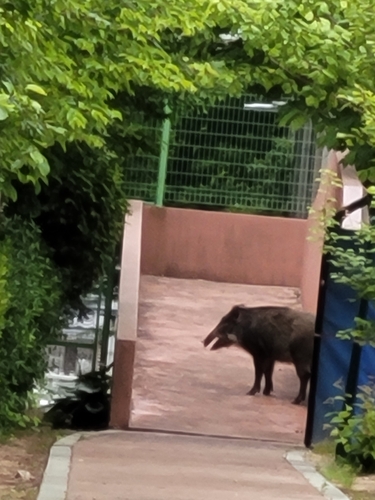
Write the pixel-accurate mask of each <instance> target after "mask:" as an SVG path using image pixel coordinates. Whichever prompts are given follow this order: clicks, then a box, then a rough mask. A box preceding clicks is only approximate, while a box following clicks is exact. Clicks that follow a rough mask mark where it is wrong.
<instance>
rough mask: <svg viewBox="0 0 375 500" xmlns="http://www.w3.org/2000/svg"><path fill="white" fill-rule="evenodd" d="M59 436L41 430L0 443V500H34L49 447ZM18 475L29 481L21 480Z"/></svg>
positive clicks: (19, 433)
mask: <svg viewBox="0 0 375 500" xmlns="http://www.w3.org/2000/svg"><path fill="white" fill-rule="evenodd" d="M61 434H62V433H58V432H57V431H53V430H51V429H50V428H49V427H45V426H42V427H40V428H39V429H37V430H29V431H18V432H16V433H15V436H14V437H12V438H8V439H5V438H4V439H3V440H2V441H1V442H0V500H13V499H14V500H15V499H20V498H22V499H24V500H35V499H36V497H37V494H38V489H39V485H40V483H41V480H42V477H43V472H44V468H45V466H46V463H47V460H48V455H49V450H50V447H51V446H52V444H53V443H54V442H55V441H56V439H57V438H58V437H60V435H61ZM18 471H26V472H28V473H29V474H30V475H31V477H30V478H27V479H23V478H22V477H20V476H19V475H18V474H17V472H18ZM51 500H52V499H51Z"/></svg>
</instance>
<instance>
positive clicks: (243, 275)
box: [141, 205, 307, 287]
mask: <svg viewBox="0 0 375 500" xmlns="http://www.w3.org/2000/svg"><path fill="white" fill-rule="evenodd" d="M306 228H307V221H306V220H301V219H286V218H279V217H263V216H256V215H247V214H234V213H224V212H208V211H201V210H189V209H179V208H169V207H162V208H159V207H155V206H151V205H145V206H144V210H143V228H142V259H141V271H142V274H148V275H153V276H168V277H172V278H188V279H205V280H210V281H219V282H227V283H245V284H252V285H280V286H292V287H299V286H300V283H301V273H302V266H303V252H304V241H305V238H306Z"/></svg>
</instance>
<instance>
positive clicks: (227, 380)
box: [131, 276, 306, 444]
mask: <svg viewBox="0 0 375 500" xmlns="http://www.w3.org/2000/svg"><path fill="white" fill-rule="evenodd" d="M241 303H243V304H246V305H252V306H256V305H266V304H268V305H288V306H292V307H296V308H300V305H299V301H298V293H297V290H296V289H291V288H284V287H260V286H247V285H234V284H227V283H214V282H208V281H202V280H178V279H170V278H161V277H152V276H143V277H142V280H141V292H140V314H139V333H138V334H139V340H138V343H137V355H136V366H135V377H134V385H133V411H132V419H131V425H132V427H136V428H144V429H150V428H153V429H160V430H161V429H162V430H173V431H184V432H195V433H202V434H209V435H221V436H223V435H225V436H242V437H251V438H256V439H265V440H276V441H282V442H290V443H295V444H302V441H303V432H304V426H305V418H306V407H305V406H295V405H292V404H291V401H292V399H293V398H294V397H295V396H296V394H297V392H298V386H299V384H298V378H297V376H296V374H295V370H294V367H293V366H290V365H285V364H278V365H276V367H275V373H274V387H275V392H274V395H273V396H272V397H265V396H263V395H257V396H253V397H251V396H246V392H247V391H248V389H249V387H250V384H252V382H253V377H254V369H253V362H252V358H251V357H250V356H249V355H247V354H246V353H245V352H243V351H241V350H240V349H237V348H235V347H232V348H230V349H223V350H221V351H215V352H210V351H209V350H205V349H204V348H203V346H202V342H201V341H202V339H203V338H204V337H205V336H206V335H207V334H208V333H209V332H210V330H211V329H212V328H213V327H214V326H215V325H216V324H217V323H218V321H219V320H220V318H221V317H222V316H223V315H224V314H225V313H226V312H228V311H229V309H230V308H231V307H232V306H233V305H234V304H241Z"/></svg>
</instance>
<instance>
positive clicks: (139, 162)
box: [125, 120, 162, 202]
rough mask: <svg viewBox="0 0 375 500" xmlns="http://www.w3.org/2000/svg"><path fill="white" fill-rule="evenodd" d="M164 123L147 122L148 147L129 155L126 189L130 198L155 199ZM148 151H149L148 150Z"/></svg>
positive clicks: (151, 200)
mask: <svg viewBox="0 0 375 500" xmlns="http://www.w3.org/2000/svg"><path fill="white" fill-rule="evenodd" d="M161 131H162V123H161V122H160V121H157V120H153V121H151V122H148V123H145V124H144V127H143V130H142V136H144V137H147V147H146V148H144V149H141V148H140V149H139V151H138V152H137V154H135V155H132V156H128V157H127V161H126V165H125V189H126V194H127V196H128V197H129V198H135V199H140V200H144V201H150V202H154V201H155V196H156V191H157V185H158V170H159V154H160V138H161V133H162V132H161ZM146 151H147V152H146Z"/></svg>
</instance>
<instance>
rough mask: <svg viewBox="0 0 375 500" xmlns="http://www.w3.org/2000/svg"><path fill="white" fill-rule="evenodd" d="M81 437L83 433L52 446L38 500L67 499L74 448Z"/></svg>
mask: <svg viewBox="0 0 375 500" xmlns="http://www.w3.org/2000/svg"><path fill="white" fill-rule="evenodd" d="M81 436H82V434H81V433H76V434H71V435H70V436H66V437H63V438H61V439H59V440H58V441H56V443H55V444H54V445H53V446H52V448H51V451H50V453H49V457H48V462H47V467H46V470H45V471H44V474H43V479H42V484H41V485H40V489H39V494H38V497H37V500H52V499H53V500H65V499H66V492H67V489H68V479H69V470H70V460H71V456H72V448H73V446H74V445H75V444H76V442H77V441H78V440H79V439H80V438H81Z"/></svg>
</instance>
